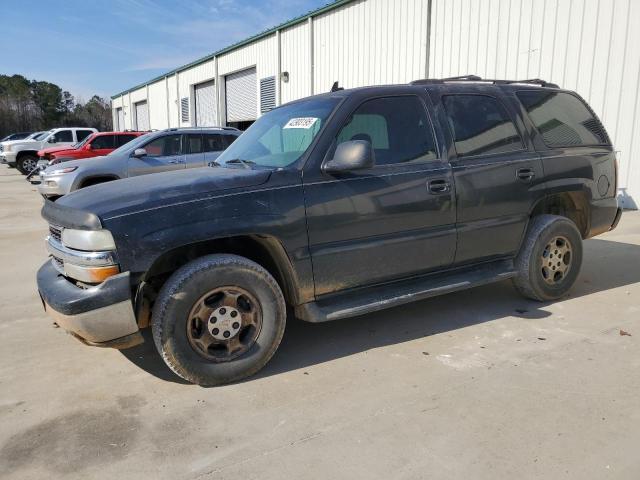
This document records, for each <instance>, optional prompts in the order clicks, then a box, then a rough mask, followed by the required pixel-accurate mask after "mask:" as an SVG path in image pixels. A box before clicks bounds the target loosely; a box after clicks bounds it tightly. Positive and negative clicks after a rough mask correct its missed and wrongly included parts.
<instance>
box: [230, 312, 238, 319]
mask: <svg viewBox="0 0 640 480" xmlns="http://www.w3.org/2000/svg"><path fill="white" fill-rule="evenodd" d="M237 316H238V312H236V311H235V310H234V311H232V312H231V318H236V317H237Z"/></svg>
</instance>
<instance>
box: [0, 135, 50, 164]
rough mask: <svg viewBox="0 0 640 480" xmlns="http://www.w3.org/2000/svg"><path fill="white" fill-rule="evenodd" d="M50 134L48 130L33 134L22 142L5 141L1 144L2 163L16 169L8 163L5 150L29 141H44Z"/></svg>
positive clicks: (0, 161) (0, 159)
mask: <svg viewBox="0 0 640 480" xmlns="http://www.w3.org/2000/svg"><path fill="white" fill-rule="evenodd" d="M48 134H49V131H48V130H47V131H42V132H33V133H32V134H30V135H28V136H27V137H25V138H24V139H22V140H3V141H2V142H0V163H3V164H5V165H7V166H9V167H10V168H15V164H9V163H8V162H7V159H6V158H5V156H4V155H3V152H4V150H5V149H11V148H12V147H13V145H16V144H19V143H22V142H25V141H27V140H42V139H44V138H45V137H46V136H47V135H48Z"/></svg>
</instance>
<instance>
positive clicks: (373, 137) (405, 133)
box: [337, 95, 438, 165]
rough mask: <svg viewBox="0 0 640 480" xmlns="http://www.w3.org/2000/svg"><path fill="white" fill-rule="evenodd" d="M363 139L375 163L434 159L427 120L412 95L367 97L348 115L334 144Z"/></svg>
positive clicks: (429, 124) (419, 104)
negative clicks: (373, 155)
mask: <svg viewBox="0 0 640 480" xmlns="http://www.w3.org/2000/svg"><path fill="white" fill-rule="evenodd" d="M351 140H365V141H367V142H369V143H371V146H372V147H373V149H374V151H375V154H376V165H392V164H396V163H409V162H419V161H426V160H435V159H437V158H438V154H437V149H436V143H435V139H434V137H433V130H432V129H431V122H430V121H429V117H428V116H427V111H426V110H425V108H424V105H423V104H422V101H421V100H420V99H419V98H418V97H416V96H413V95H407V96H401V97H385V98H376V99H373V100H368V101H366V102H364V103H363V104H362V105H360V106H359V107H358V108H357V109H356V110H355V111H354V112H353V114H352V115H351V117H350V118H349V120H348V122H347V124H346V125H345V126H344V127H342V130H341V131H340V133H339V134H338V137H337V143H338V144H340V143H343V142H348V141H351Z"/></svg>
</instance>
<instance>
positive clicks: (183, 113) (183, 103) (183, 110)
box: [180, 97, 189, 122]
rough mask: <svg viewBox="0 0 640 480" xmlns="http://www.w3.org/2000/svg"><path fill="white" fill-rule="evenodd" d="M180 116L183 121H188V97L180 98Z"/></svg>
mask: <svg viewBox="0 0 640 480" xmlns="http://www.w3.org/2000/svg"><path fill="white" fill-rule="evenodd" d="M180 118H181V119H182V121H183V122H188V121H189V98H188V97H184V98H181V99H180Z"/></svg>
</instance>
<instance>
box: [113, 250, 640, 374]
mask: <svg viewBox="0 0 640 480" xmlns="http://www.w3.org/2000/svg"><path fill="white" fill-rule="evenodd" d="M638 281H640V246H639V245H634V244H628V243H621V242H615V241H611V240H601V239H592V240H588V241H586V242H585V252H584V262H583V266H582V271H581V273H580V276H579V277H578V280H577V282H576V285H575V286H574V288H573V290H572V291H571V294H570V295H569V297H568V298H576V297H582V296H586V295H591V294H593V293H597V292H601V291H606V290H610V289H614V288H617V287H621V286H624V285H630V284H633V283H636V282H638ZM560 301H562V300H560ZM547 305H548V304H545V303H539V302H535V301H531V300H528V299H525V298H523V297H521V296H520V295H519V294H518V293H517V292H516V290H515V289H514V288H513V286H512V285H511V282H509V281H505V282H500V283H496V284H492V285H486V286H483V287H478V288H474V289H470V290H466V291H463V292H457V293H451V294H448V295H444V296H441V297H435V298H431V299H427V300H423V301H420V302H415V303H412V304H409V305H404V306H401V307H396V308H392V309H389V310H384V311H381V312H376V313H373V314H368V315H364V316H361V317H356V318H352V319H347V320H341V321H336V322H327V323H320V324H313V323H307V322H303V321H300V320H296V319H294V318H290V319H289V320H288V322H287V328H286V331H285V334H284V338H283V340H282V343H281V345H280V347H279V349H278V351H277V352H276V354H275V356H274V357H273V359H272V360H271V361H270V362H269V363H268V364H267V366H266V367H265V368H264V369H263V370H262V371H261V372H259V373H258V374H257V375H256V376H255V377H253V378H259V377H262V378H264V377H269V376H271V375H277V374H280V373H283V372H287V371H290V370H297V369H302V368H305V367H309V366H312V365H316V364H319V363H324V362H327V361H331V360H336V359H339V358H342V357H347V356H350V355H354V354H357V353H361V352H364V351H367V350H370V349H374V348H378V347H384V346H387V345H393V344H398V343H403V342H407V341H411V340H414V339H417V338H422V337H426V336H429V335H434V334H438V333H442V332H452V331H455V330H457V329H460V328H463V327H466V326H469V325H477V324H481V323H484V322H490V321H493V320H496V319H500V318H503V317H508V316H516V317H522V318H526V319H532V320H535V319H541V318H545V317H548V316H549V315H551V314H550V313H549V312H547V311H545V310H543V308H544V307H545V306H547ZM122 353H123V354H124V355H125V356H126V357H127V358H128V359H129V360H131V361H132V362H133V363H135V364H136V365H138V366H139V367H140V368H142V369H144V370H146V371H147V372H149V373H151V374H152V375H155V376H156V377H158V378H161V379H163V380H169V381H175V382H180V383H185V382H184V381H183V380H182V379H180V378H178V377H177V376H176V375H174V374H173V373H172V372H171V371H170V370H169V368H168V367H166V366H165V365H164V363H163V361H162V359H161V358H160V356H159V355H158V354H157V352H156V350H155V347H154V345H153V340H152V338H151V336H150V334H149V332H148V331H147V332H145V344H143V345H140V346H138V347H135V348H133V349H129V350H123V351H122ZM250 380H251V379H247V380H246V381H250Z"/></svg>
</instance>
